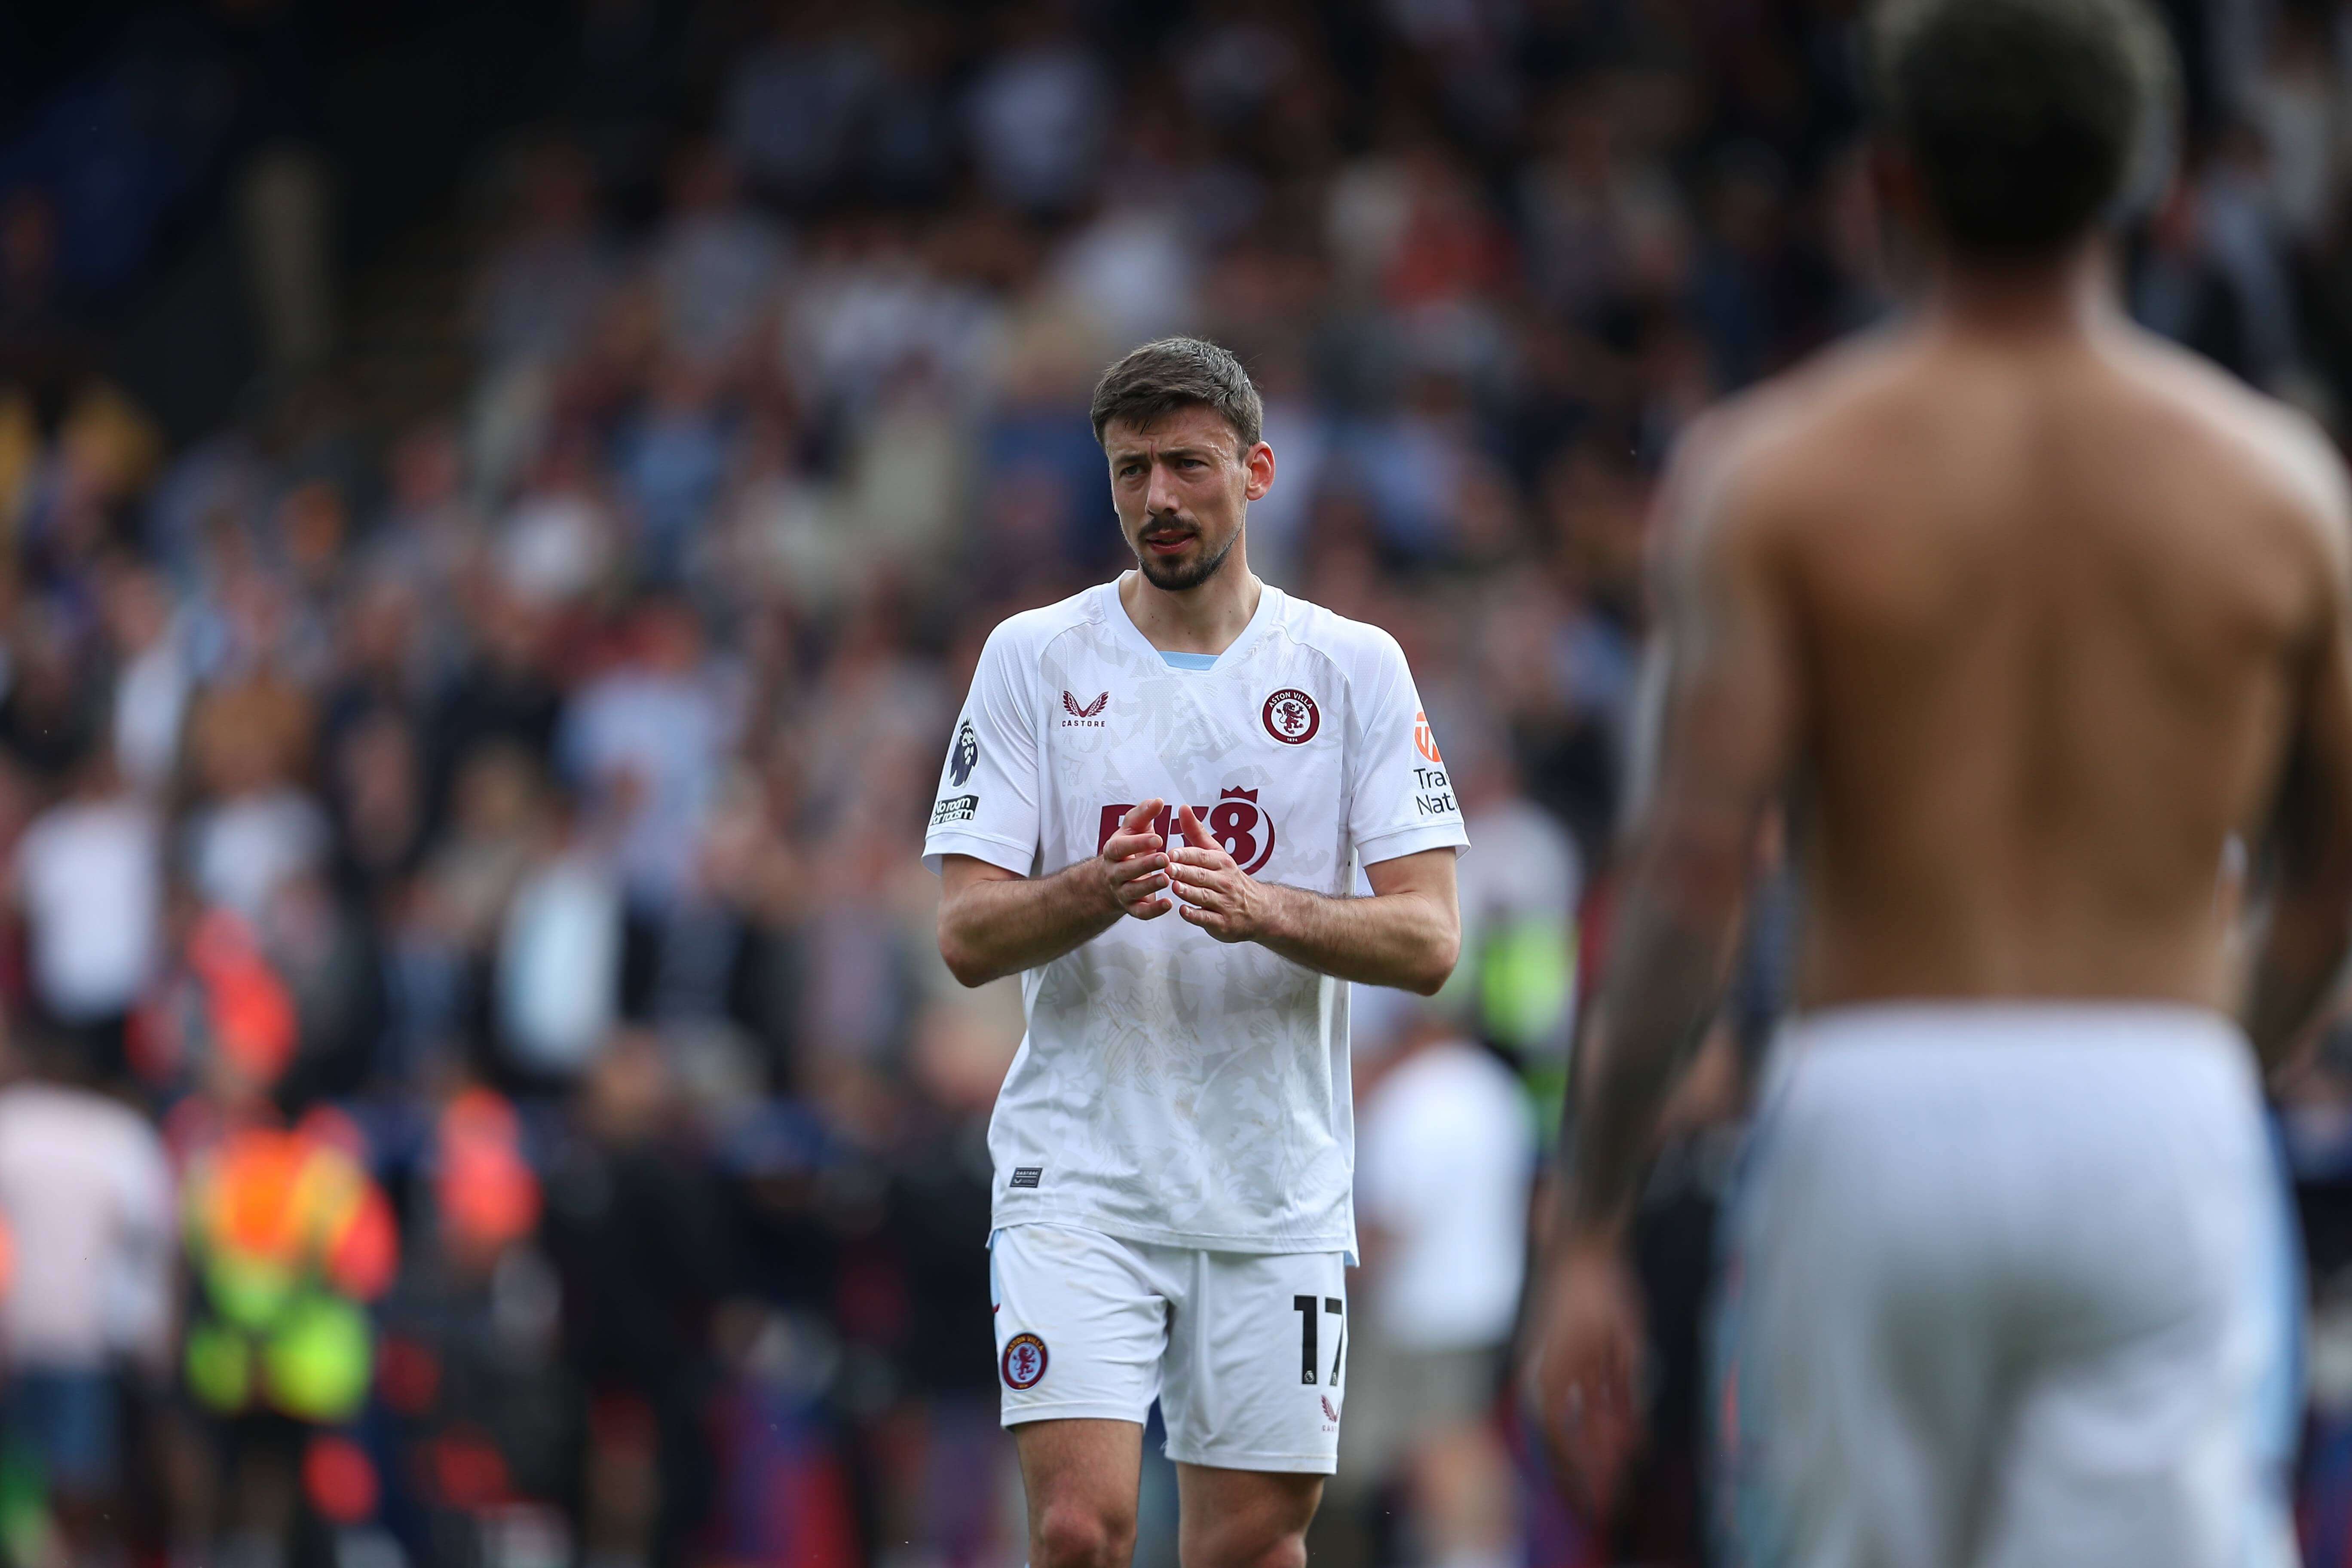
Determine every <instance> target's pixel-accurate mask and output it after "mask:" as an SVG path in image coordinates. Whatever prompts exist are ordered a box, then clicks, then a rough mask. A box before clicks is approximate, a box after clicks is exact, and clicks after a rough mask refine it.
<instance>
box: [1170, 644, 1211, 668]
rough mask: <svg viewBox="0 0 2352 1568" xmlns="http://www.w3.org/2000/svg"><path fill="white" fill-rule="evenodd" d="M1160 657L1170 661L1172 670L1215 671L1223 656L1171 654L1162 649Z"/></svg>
mask: <svg viewBox="0 0 2352 1568" xmlns="http://www.w3.org/2000/svg"><path fill="white" fill-rule="evenodd" d="M1220 657H1222V656H1221V655H1218V654H1213V653H1170V652H1169V651H1168V650H1167V649H1166V648H1161V649H1160V658H1164V659H1166V660H1167V661H1168V668H1171V669H1214V668H1217V660H1218V658H1220Z"/></svg>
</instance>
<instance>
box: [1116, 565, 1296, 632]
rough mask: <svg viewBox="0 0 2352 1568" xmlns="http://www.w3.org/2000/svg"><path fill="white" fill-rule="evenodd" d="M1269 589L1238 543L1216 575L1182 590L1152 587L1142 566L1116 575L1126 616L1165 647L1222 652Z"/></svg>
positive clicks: (1246, 623)
mask: <svg viewBox="0 0 2352 1568" xmlns="http://www.w3.org/2000/svg"><path fill="white" fill-rule="evenodd" d="M1264 594H1265V584H1263V583H1261V582H1259V581H1258V580H1257V577H1256V575H1255V574H1254V573H1252V572H1251V571H1250V569H1249V563H1248V562H1247V561H1246V560H1244V559H1243V557H1242V552H1241V551H1240V549H1239V548H1238V547H1236V548H1235V549H1234V553H1233V555H1232V556H1231V557H1229V558H1228V559H1227V560H1226V562H1225V563H1224V566H1223V568H1222V569H1221V570H1220V571H1219V572H1218V573H1217V574H1216V575H1215V576H1213V577H1212V578H1210V579H1209V580H1208V581H1207V582H1205V583H1203V584H1201V585H1200V586H1199V587H1197V588H1187V589H1185V590H1184V591H1183V592H1182V593H1177V594H1171V593H1170V592H1169V591H1168V590H1167V589H1165V588H1155V587H1153V586H1152V585H1151V580H1150V578H1148V577H1146V576H1145V575H1144V574H1142V573H1141V572H1140V571H1129V572H1127V573H1123V574H1121V575H1120V577H1119V580H1118V602H1119V603H1120V604H1122V605H1126V606H1127V616H1128V619H1129V620H1131V621H1133V622H1134V623H1135V629H1136V630H1138V631H1139V632H1141V633H1142V634H1143V640H1144V641H1146V642H1148V643H1150V645H1151V646H1152V647H1156V648H1158V649H1159V650H1160V652H1162V653H1205V654H1211V655H1215V654H1221V653H1223V652H1224V651H1225V649H1227V648H1229V647H1232V646H1233V643H1234V638H1235V637H1240V636H1241V635H1242V633H1243V631H1244V629H1246V628H1247V627H1248V626H1249V624H1250V617H1251V616H1255V615H1256V614H1257V605H1258V600H1259V598H1260V597H1261V596H1262V595H1264Z"/></svg>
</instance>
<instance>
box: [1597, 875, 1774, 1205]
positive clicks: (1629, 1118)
mask: <svg viewBox="0 0 2352 1568" xmlns="http://www.w3.org/2000/svg"><path fill="white" fill-rule="evenodd" d="M1708 858H1714V857H1708ZM1685 869H1687V868H1685ZM1695 882H1696V885H1694V880H1693V879H1685V880H1684V881H1683V884H1682V885H1681V886H1679V887H1676V886H1670V885H1666V882H1665V879H1664V877H1662V876H1659V875H1657V874H1656V873H1653V874H1651V875H1648V876H1641V877H1637V879H1636V880H1635V882H1634V884H1633V887H1632V888H1631V889H1628V892H1627V895H1626V901H1625V906H1624V909H1623V911H1622V913H1621V915H1620V916H1619V923H1618V933H1617V938H1616V944H1615V949H1614V952H1613V953H1612V957H1611V960H1610V963H1609V966H1608V969H1607V972H1606V974H1605V977H1604V978H1603V980H1602V983H1601V994H1600V996H1599V997H1598V998H1597V999H1596V1001H1595V1004H1594V1007H1593V1012H1592V1016H1591V1020H1590V1022H1589V1024H1588V1026H1587V1027H1586V1030H1585V1037H1584V1041H1583V1044H1582V1046H1581V1047H1580V1050H1579V1057H1580V1060H1579V1062H1578V1064H1577V1066H1578V1082H1577V1085H1576V1091H1575V1092H1574V1093H1572V1094H1571V1095H1570V1097H1569V1106H1568V1110H1567V1115H1566V1125H1565V1126H1564V1127H1563V1129H1562V1133H1561V1143H1562V1146H1563V1147H1564V1148H1565V1149H1566V1150H1567V1151H1568V1155H1569V1173H1570V1174H1569V1183H1568V1191H1567V1203H1568V1210H1567V1216H1566V1218H1567V1226H1566V1231H1565V1239H1567V1240H1568V1241H1570V1243H1571V1244H1573V1243H1576V1242H1580V1241H1596V1240H1597V1241H1602V1242H1613V1241H1614V1239H1615V1238H1616V1237H1618V1236H1620V1235H1621V1234H1622V1230H1623V1227H1624V1226H1625V1223H1626V1220H1627V1218H1628V1217H1629V1216H1630V1215H1631V1214H1632V1212H1633V1200H1634V1197H1635V1195H1636V1194H1637V1192H1638V1190H1639V1187H1640V1183H1641V1178H1642V1172H1643V1167H1644V1166H1645V1165H1646V1163H1648V1160H1649V1156H1650V1153H1651V1145H1652V1143H1653V1142H1654V1140H1655V1138H1656V1136H1657V1129H1658V1121H1659V1117H1660V1116H1661V1114H1662V1113H1663V1112H1664V1110H1665V1107H1666V1102H1667V1100H1669V1099H1670V1098H1671V1097H1672V1096H1673V1093H1674V1089H1675V1084H1676V1083H1677V1082H1679V1081H1680V1079H1681V1078H1682V1075H1683V1071H1684V1069H1685V1068H1687V1067H1688V1066H1689V1065H1690V1061H1691V1058H1693V1056H1695V1055H1696V1052H1697V1049H1698V1046H1699V1043H1700V1042H1701V1041H1702V1040H1703V1039H1704V1038H1705V1037H1706V1030H1707V1026H1708V1025H1709V1024H1710V1023H1711V1022H1712V1021H1713V1020H1714V1017H1715V1012H1716V1008H1717V1005H1718V1003H1719V1002H1720V1000H1721V995H1722V990H1723V981H1724V973H1725V970H1726V968H1727V959H1728V957H1729V954H1730V951H1731V946H1732V938H1733V936H1734V935H1735V933H1736V931H1737V929H1738V921H1739V903H1740V898H1739V895H1740V890H1741V885H1740V880H1739V876H1738V871H1737V870H1734V869H1732V867H1731V863H1730V862H1729V859H1728V858H1726V864H1724V865H1722V866H1718V867H1716V868H1714V869H1713V870H1712V871H1711V872H1709V873H1707V874H1706V875H1702V876H1700V877H1698V878H1696V879H1695Z"/></svg>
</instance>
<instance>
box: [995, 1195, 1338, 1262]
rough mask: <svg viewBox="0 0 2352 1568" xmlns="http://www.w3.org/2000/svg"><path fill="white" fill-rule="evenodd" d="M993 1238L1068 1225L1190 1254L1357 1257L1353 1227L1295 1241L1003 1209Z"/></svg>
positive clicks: (996, 1221)
mask: <svg viewBox="0 0 2352 1568" xmlns="http://www.w3.org/2000/svg"><path fill="white" fill-rule="evenodd" d="M989 1223H990V1229H991V1234H993V1233H994V1232H996V1231H1000V1230H1011V1229H1013V1227H1014V1226H1024V1225H1066V1226H1074V1227H1076V1229H1079V1230H1091V1231H1097V1232H1099V1233H1100V1234H1101V1235H1104V1236H1108V1237H1117V1238H1118V1240H1120V1241H1138V1242H1141V1243H1142V1244H1143V1245H1145V1246H1146V1247H1181V1248H1183V1249H1184V1250H1186V1251H1188V1252H1247V1253H1254V1254H1260V1255H1264V1256H1268V1257H1279V1256H1285V1255H1287V1254H1291V1253H1303V1252H1338V1253H1342V1254H1345V1255H1346V1256H1347V1258H1349V1261H1350V1262H1352V1261H1353V1260H1354V1258H1355V1256H1356V1236H1355V1229H1354V1227H1353V1226H1350V1227H1349V1229H1348V1231H1347V1232H1346V1233H1345V1234H1342V1235H1339V1236H1328V1237H1326V1236H1309V1237H1297V1238H1296V1239H1293V1238H1291V1237H1262V1236H1225V1235H1222V1234H1220V1233H1218V1232H1215V1231H1202V1230H1165V1229H1161V1228H1160V1227H1159V1226H1148V1225H1123V1224H1120V1223H1118V1222H1117V1221H1114V1220H1106V1219H1101V1218H1098V1217H1097V1216H1095V1215H1082V1214H1081V1215H1074V1214H1013V1215H1008V1214H1006V1213H1005V1212H1004V1211H1003V1209H1002V1208H999V1209H997V1210H996V1211H995V1212H994V1213H993V1214H992V1215H990V1220H989Z"/></svg>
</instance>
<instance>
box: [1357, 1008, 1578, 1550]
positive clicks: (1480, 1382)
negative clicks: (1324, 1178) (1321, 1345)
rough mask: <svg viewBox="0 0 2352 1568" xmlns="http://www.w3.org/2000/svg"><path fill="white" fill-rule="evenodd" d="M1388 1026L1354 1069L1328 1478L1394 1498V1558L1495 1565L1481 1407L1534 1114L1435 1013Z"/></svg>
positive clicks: (1505, 1301)
mask: <svg viewBox="0 0 2352 1568" xmlns="http://www.w3.org/2000/svg"><path fill="white" fill-rule="evenodd" d="M1397 1026H1398V1030H1399V1033H1398V1036H1397V1042H1396V1045H1395V1047H1394V1048H1393V1049H1392V1050H1391V1051H1389V1052H1386V1053H1378V1054H1376V1053H1374V1052H1373V1051H1371V1050H1369V1049H1367V1050H1366V1051H1365V1053H1364V1055H1363V1056H1362V1057H1361V1058H1360V1064H1361V1065H1360V1067H1359V1069H1358V1073H1359V1087H1358V1089H1357V1099H1358V1103H1359V1105H1360V1111H1359V1121H1358V1125H1357V1131H1356V1139H1357V1143H1356V1201H1357V1205H1358V1210H1359V1213H1360V1216H1361V1220H1362V1224H1363V1227H1364V1232H1363V1243H1364V1267H1363V1270H1362V1273H1361V1275H1360V1279H1359V1281H1358V1283H1357V1285H1356V1289H1358V1290H1360V1292H1361V1298H1360V1299H1361V1300H1362V1301H1363V1308H1362V1310H1361V1311H1360V1313H1359V1315H1358V1316H1357V1318H1356V1320H1355V1321H1353V1322H1352V1323H1351V1324H1350V1329H1351V1331H1352V1333H1353V1336H1354V1343H1353V1345H1351V1346H1350V1348H1349V1352H1348V1378H1349V1383H1350V1384H1353V1388H1352V1390H1351V1392H1350V1394H1349V1421H1348V1423H1347V1425H1346V1426H1344V1427H1342V1428H1341V1436H1340V1442H1341V1458H1340V1466H1339V1473H1340V1475H1342V1476H1345V1477H1352V1478H1354V1479H1357V1480H1358V1481H1360V1482H1362V1483H1364V1484H1367V1485H1372V1486H1377V1485H1380V1484H1382V1483H1384V1482H1393V1483H1397V1484H1400V1485H1401V1486H1402V1489H1403V1493H1404V1495H1405V1497H1406V1498H1407V1499H1408V1500H1409V1507H1408V1508H1407V1510H1406V1522H1405V1527H1404V1528H1405V1535H1406V1541H1405V1542H1403V1543H1402V1544H1403V1545H1404V1546H1405V1549H1406V1551H1407V1552H1408V1555H1407V1556H1406V1558H1405V1559H1404V1560H1405V1561H1408V1562H1412V1563H1427V1564H1432V1565H1433V1568H1500V1565H1502V1564H1505V1563H1515V1562H1517V1558H1518V1552H1519V1541H1518V1531H1517V1518H1516V1514H1517V1510H1516V1509H1515V1507H1514V1505H1513V1503H1512V1500H1511V1488H1512V1481H1511V1469H1510V1458H1509V1455H1508V1453H1507V1451H1506V1449H1505V1448H1504V1447H1503V1442H1502V1438H1501V1436H1500V1434H1499V1432H1498V1430H1497V1428H1496V1425H1495V1422H1494V1420H1493V1417H1492V1409H1493V1406H1494V1404H1495V1397H1496V1391H1497V1389H1498V1388H1499V1387H1500V1386H1501V1378H1502V1372H1503V1364H1504V1357H1505V1353H1506V1351H1507V1347H1508V1345H1509V1342H1510V1338H1511V1331H1512V1329H1513V1327H1514V1324H1515V1323H1516V1321H1517V1314H1518V1307H1519V1288H1520V1285H1521V1282H1522V1279H1523V1278H1524V1273H1525V1268H1526V1261H1527V1226H1528V1190H1529V1185H1530V1184H1531V1183H1532V1181H1533V1179H1534V1175H1535V1168H1536V1157H1537V1136H1536V1125H1535V1110H1534V1107H1533V1105H1532V1103H1531V1102H1530V1100H1529V1099H1528V1094H1527V1091H1526V1090H1525V1089H1523V1088H1522V1087H1521V1086H1520V1084H1519V1081H1518V1079H1517V1077H1516V1076H1515V1075H1514V1074H1513V1073H1512V1071H1511V1069H1510V1068H1508V1067H1507V1066H1506V1065H1505V1064H1504V1063H1503V1061H1502V1059H1501V1058H1499V1057H1497V1056H1496V1054H1495V1053H1494V1052H1493V1051H1491V1050H1489V1049H1488V1048H1486V1047H1485V1046H1482V1045H1480V1044H1479V1043H1478V1042H1477V1041H1475V1039H1472V1038H1469V1037H1467V1035H1466V1033H1465V1031H1464V1030H1463V1029H1462V1028H1461V1026H1459V1025H1458V1024H1457V1023H1456V1022H1455V1021H1454V1019H1453V1018H1452V1017H1450V1016H1448V1015H1447V1014H1446V1013H1445V1012H1444V1011H1443V1010H1441V1008H1439V1007H1438V1006H1435V1005H1430V1004H1425V1003H1420V1002H1412V1003H1409V1004H1407V1005H1403V1006H1402V1009H1401V1013H1400V1015H1399V1016H1398V1018H1397ZM1368 1045H1369V1042H1368Z"/></svg>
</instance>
